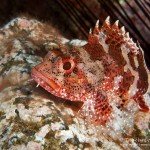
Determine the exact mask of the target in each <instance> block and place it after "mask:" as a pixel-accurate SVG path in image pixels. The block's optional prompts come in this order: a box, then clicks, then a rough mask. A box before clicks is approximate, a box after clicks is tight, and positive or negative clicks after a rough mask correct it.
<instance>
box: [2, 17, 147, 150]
mask: <svg viewBox="0 0 150 150" xmlns="http://www.w3.org/2000/svg"><path fill="white" fill-rule="evenodd" d="M61 43H66V44H70V45H72V44H74V45H82V44H84V43H85V42H84V41H83V42H82V41H79V40H72V41H69V40H67V39H65V38H63V36H61V35H60V34H59V32H58V31H57V30H55V29H54V28H53V27H51V26H50V25H47V24H44V23H40V22H38V21H36V20H29V19H26V18H16V19H14V20H12V21H11V22H10V23H9V24H7V25H6V26H4V27H3V28H2V29H1V30H0V48H1V50H0V149H10V150H20V149H23V150H35V149H38V150H42V149H44V150H59V149H61V150H62V149H63V150H68V149H69V150H75V149H78V150H82V149H85V150H93V149H99V150H100V149H104V150H109V149H110V150H119V149H136V150H137V149H140V147H139V146H138V143H140V142H138V141H137V138H141V139H146V138H147V139H149V138H150V132H149V118H150V115H149V114H147V115H145V114H144V113H142V112H140V113H137V114H135V119H134V120H135V122H134V124H135V126H134V128H130V129H129V133H127V134H126V133H119V134H116V133H115V131H111V132H110V130H107V128H104V127H101V126H97V127H95V126H94V125H90V124H88V122H86V121H85V120H84V119H82V118H80V117H79V115H78V113H77V110H78V109H79V107H81V106H79V105H78V104H76V103H74V102H67V101H63V100H62V99H59V98H56V97H53V96H52V95H51V94H50V93H48V92H46V91H45V90H43V89H42V88H40V87H36V84H35V82H34V81H33V80H32V79H31V77H30V71H31V68H32V67H33V66H35V65H36V64H38V63H39V62H41V61H42V58H43V56H44V55H45V54H46V53H47V51H49V50H50V49H52V48H54V47H55V48H58V47H59V45H60V44H61ZM142 149H143V148H142Z"/></svg>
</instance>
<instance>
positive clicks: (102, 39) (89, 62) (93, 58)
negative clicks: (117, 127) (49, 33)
mask: <svg viewBox="0 0 150 150" xmlns="http://www.w3.org/2000/svg"><path fill="white" fill-rule="evenodd" d="M31 75H32V78H33V79H34V80H35V81H36V82H37V83H38V84H39V85H40V86H41V87H43V88H44V89H45V90H47V91H48V92H50V93H51V94H53V95H55V96H57V97H61V98H64V99H68V100H70V101H81V102H83V107H81V109H83V110H81V111H82V112H85V115H87V117H90V118H91V120H92V122H94V123H96V124H100V125H105V124H106V122H107V121H109V118H110V116H111V113H112V112H113V105H114V104H115V105H116V107H117V108H118V109H121V110H123V109H126V106H127V104H128V103H129V102H130V101H134V103H135V104H136V106H137V108H138V110H141V111H143V112H147V113H149V107H150V106H149V99H148V100H146V99H145V97H144V95H145V94H146V93H148V91H149V80H150V76H149V70H148V68H147V66H146V63H145V60H144V54H143V51H142V49H141V47H140V46H137V45H136V43H134V42H133V40H132V39H131V38H130V37H129V33H128V32H126V31H125V29H124V27H121V28H120V27H119V26H118V21H116V22H115V23H114V24H111V23H110V19H109V17H107V19H106V20H105V22H104V24H103V25H102V27H101V28H100V27H99V21H97V23H96V25H95V28H94V29H93V30H90V32H89V36H88V41H87V43H86V44H85V45H83V46H70V47H69V46H68V47H65V46H64V45H61V46H60V48H59V49H53V50H50V51H49V52H48V54H47V55H46V56H45V58H44V59H43V62H42V63H40V64H38V65H37V66H35V67H34V68H32V72H31ZM113 101H116V102H115V103H113Z"/></svg>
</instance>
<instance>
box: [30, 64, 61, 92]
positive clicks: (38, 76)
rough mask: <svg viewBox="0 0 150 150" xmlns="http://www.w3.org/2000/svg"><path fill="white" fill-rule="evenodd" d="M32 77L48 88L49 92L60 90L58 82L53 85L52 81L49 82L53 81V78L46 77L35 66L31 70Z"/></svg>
mask: <svg viewBox="0 0 150 150" xmlns="http://www.w3.org/2000/svg"><path fill="white" fill-rule="evenodd" d="M31 77H32V78H33V79H34V80H35V81H36V82H37V83H38V84H39V85H40V86H42V87H43V88H44V89H46V90H47V91H48V92H54V91H58V90H59V85H57V84H56V83H55V84H56V87H57V88H55V87H54V86H51V84H50V83H51V82H50V83H49V82H47V81H48V80H49V81H53V82H54V80H53V79H52V78H48V79H47V78H46V77H45V76H44V75H43V74H42V73H41V72H39V71H38V70H37V69H36V68H35V67H34V68H32V71H31Z"/></svg>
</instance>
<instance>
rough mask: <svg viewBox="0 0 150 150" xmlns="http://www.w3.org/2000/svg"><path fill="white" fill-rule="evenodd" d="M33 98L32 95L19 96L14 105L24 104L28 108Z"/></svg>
mask: <svg viewBox="0 0 150 150" xmlns="http://www.w3.org/2000/svg"><path fill="white" fill-rule="evenodd" d="M31 100H32V98H31V97H17V98H15V101H14V102H13V104H14V105H17V104H23V105H24V106H25V108H26V109H29V103H30V101H31Z"/></svg>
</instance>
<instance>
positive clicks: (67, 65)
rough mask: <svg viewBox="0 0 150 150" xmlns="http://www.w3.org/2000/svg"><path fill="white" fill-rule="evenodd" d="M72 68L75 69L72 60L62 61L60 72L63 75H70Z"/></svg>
mask: <svg viewBox="0 0 150 150" xmlns="http://www.w3.org/2000/svg"><path fill="white" fill-rule="evenodd" d="M74 67H75V62H74V59H73V58H64V59H62V70H63V72H64V73H65V74H69V73H71V72H72V71H73V69H74Z"/></svg>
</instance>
